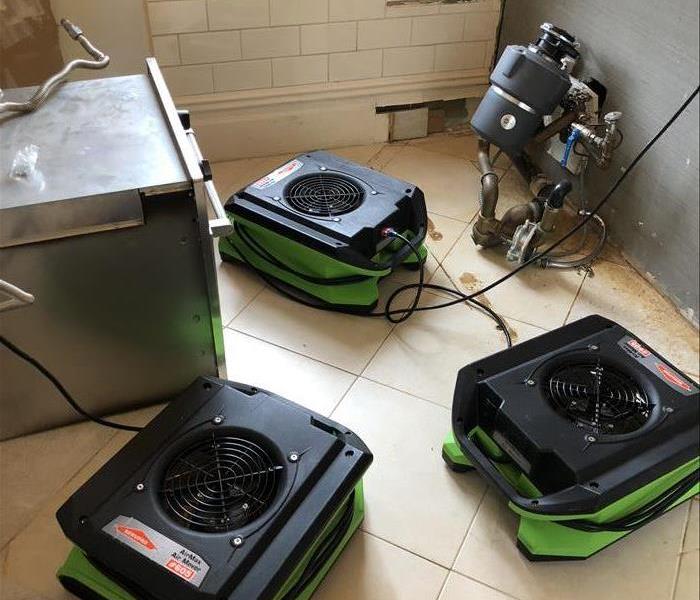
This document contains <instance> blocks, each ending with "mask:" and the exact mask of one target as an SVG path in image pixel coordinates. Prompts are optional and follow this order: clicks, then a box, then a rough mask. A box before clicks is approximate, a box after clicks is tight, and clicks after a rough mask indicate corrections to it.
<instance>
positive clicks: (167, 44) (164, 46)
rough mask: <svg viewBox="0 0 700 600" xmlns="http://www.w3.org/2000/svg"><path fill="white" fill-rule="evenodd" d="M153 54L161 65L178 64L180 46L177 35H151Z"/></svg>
mask: <svg viewBox="0 0 700 600" xmlns="http://www.w3.org/2000/svg"><path fill="white" fill-rule="evenodd" d="M153 54H154V55H155V57H156V59H157V60H158V64H159V65H160V66H161V67H170V66H172V65H179V64H180V47H179V46H178V43H177V35H156V36H153Z"/></svg>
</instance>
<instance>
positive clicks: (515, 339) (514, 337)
mask: <svg viewBox="0 0 700 600" xmlns="http://www.w3.org/2000/svg"><path fill="white" fill-rule="evenodd" d="M506 327H507V328H508V333H510V341H511V342H512V343H513V344H514V345H515V344H517V343H518V332H517V331H516V330H515V329H513V328H512V327H511V326H510V325H509V324H508V323H507V322H506Z"/></svg>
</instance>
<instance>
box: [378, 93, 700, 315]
mask: <svg viewBox="0 0 700 600" xmlns="http://www.w3.org/2000/svg"><path fill="white" fill-rule="evenodd" d="M699 91H700V87H696V88H695V91H694V92H693V93H692V94H691V95H690V96H689V97H688V98H687V99H686V100H685V102H683V104H682V105H681V106H680V108H678V110H676V112H675V113H674V114H673V116H672V117H671V118H670V119H669V120H668V121H667V122H666V124H665V125H664V126H663V127H662V128H661V129H660V130H659V131H658V132H657V134H656V135H655V136H654V137H653V138H652V139H651V140H649V141H648V142H647V143H646V145H645V146H644V148H642V150H641V151H640V152H639V154H637V156H635V158H634V159H633V160H632V162H631V163H630V164H629V166H628V167H627V168H626V169H625V170H624V171H623V172H622V174H621V175H620V176H619V177H618V178H617V180H616V181H615V183H614V184H613V185H612V187H611V188H610V190H608V192H607V193H606V194H605V196H603V198H602V200H601V201H600V202H598V204H597V205H596V206H595V208H593V210H591V211H590V212H589V213H588V214H587V215H586V217H585V218H584V219H583V220H582V221H581V222H580V223H578V224H577V225H576V226H574V227H573V228H572V229H571V230H570V231H569V232H568V233H567V234H566V235H564V236H563V237H562V238H560V239H559V240H558V241H556V242H554V243H553V244H552V245H551V246H549V247H548V248H546V249H545V250H543V251H542V252H540V253H539V254H535V255H534V256H532V257H531V258H530V259H529V260H527V261H526V262H524V263H523V264H521V265H519V266H518V267H516V268H515V269H513V270H512V271H509V272H508V273H506V274H505V275H504V276H503V277H500V278H499V279H497V280H496V281H493V282H491V283H490V284H488V285H487V286H485V287H483V288H481V289H480V290H477V291H476V292H472V293H471V294H468V295H466V294H461V293H460V297H459V298H458V299H456V300H452V301H450V302H445V303H443V304H436V305H433V306H421V307H418V308H416V309H415V310H416V311H421V310H436V309H438V308H445V307H447V306H452V305H453V304H458V303H460V302H464V301H473V300H474V298H477V297H479V296H481V295H483V294H485V293H486V292H489V291H491V290H492V289H494V288H495V287H497V286H499V285H501V284H502V283H504V282H506V281H508V280H509V279H510V278H511V277H513V276H514V275H516V274H518V273H520V271H522V270H523V269H525V268H527V267H529V266H530V265H532V264H534V263H538V262H539V261H541V260H542V258H544V257H545V256H547V255H548V254H549V253H550V252H552V250H556V249H557V248H558V247H559V246H561V245H562V244H563V243H564V242H566V241H567V240H568V239H569V238H571V237H572V236H573V235H575V234H576V232H578V231H579V230H580V229H581V228H582V227H584V226H586V225H587V224H588V223H590V222H591V220H592V219H593V218H594V216H595V215H596V214H598V212H599V211H600V209H601V208H603V206H604V205H605V204H606V203H607V202H608V200H610V198H611V196H612V195H613V194H614V193H615V192H616V191H617V190H618V188H619V187H620V185H622V183H623V182H624V181H625V179H627V177H628V176H629V174H630V173H631V172H632V171H633V170H634V168H635V167H636V166H637V165H638V164H639V162H640V161H641V160H642V158H644V156H645V155H646V154H647V152H649V150H651V148H652V147H653V146H654V145H655V144H656V142H657V141H658V140H659V138H661V137H662V136H663V135H664V134H665V133H666V131H668V129H669V128H670V127H671V126H672V125H673V124H674V123H675V122H676V121H677V120H678V118H679V117H680V116H681V115H682V114H683V113H684V112H685V110H686V109H687V108H688V106H689V105H690V103H691V102H692V101H693V100H694V99H695V97H696V96H697V95H698V92H699ZM415 286H416V284H414V283H413V284H408V285H406V286H403V288H399V290H397V292H399V291H403V290H405V289H410V288H412V287H415ZM395 294H396V292H395ZM455 295H456V294H455ZM389 312H391V313H394V312H397V311H389ZM399 312H400V311H399Z"/></svg>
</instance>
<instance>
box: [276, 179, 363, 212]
mask: <svg viewBox="0 0 700 600" xmlns="http://www.w3.org/2000/svg"><path fill="white" fill-rule="evenodd" d="M364 196H365V194H364V190H363V189H362V188H361V187H360V186H359V185H358V184H357V183H355V182H354V181H353V180H352V179H350V178H349V177H345V176H343V175H339V174H337V173H313V174H311V175H304V176H303V177H299V178H298V179H296V180H294V181H292V182H291V183H290V184H289V187H288V188H287V190H286V191H285V194H284V199H285V201H286V202H287V203H288V204H289V206H290V207H291V208H293V209H294V210H297V211H299V212H301V213H304V214H305V215H312V216H321V217H334V216H337V215H342V214H345V213H348V212H351V211H353V210H355V209H356V208H357V207H358V206H360V204H362V201H363V200H364Z"/></svg>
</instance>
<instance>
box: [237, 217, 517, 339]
mask: <svg viewBox="0 0 700 600" xmlns="http://www.w3.org/2000/svg"><path fill="white" fill-rule="evenodd" d="M236 227H237V229H236V231H237V232H238V234H239V239H240V240H241V242H243V244H245V246H246V248H247V249H248V250H249V251H250V252H252V253H253V254H256V255H257V256H258V257H260V258H263V259H264V260H266V261H268V262H269V263H271V264H272V265H273V266H276V267H277V268H279V269H281V270H282V271H284V272H286V273H291V274H292V275H294V276H295V277H298V278H300V279H303V280H304V281H309V282H310V283H325V282H326V280H319V279H318V278H311V277H308V276H307V275H305V274H303V273H299V272H298V271H295V270H293V269H290V268H289V267H288V266H287V265H284V264H283V263H281V262H280V261H279V260H277V259H276V258H275V257H272V256H270V257H269V258H268V253H266V252H264V251H263V249H261V248H260V247H259V246H258V245H257V244H255V243H254V240H252V239H251V238H250V236H249V235H248V234H247V232H246V231H245V229H244V228H243V227H242V226H241V225H240V224H237V225H236ZM382 236H383V237H385V238H395V239H398V240H400V241H402V242H403V243H404V244H405V245H407V246H408V247H409V248H410V249H411V252H412V253H413V255H414V256H415V257H416V261H417V264H418V265H419V267H418V268H419V275H418V283H411V284H408V285H404V286H401V287H399V288H397V289H396V290H394V292H393V293H392V294H391V295H390V296H389V299H388V300H387V302H386V304H385V306H384V310H382V311H379V312H366V311H363V310H360V309H357V310H353V309H352V308H347V307H340V306H335V305H333V304H330V303H327V302H323V301H322V300H317V299H314V300H307V299H306V298H304V297H302V296H301V295H300V294H298V293H293V292H291V291H290V290H289V289H288V288H286V287H285V286H284V284H282V283H281V282H280V281H279V280H278V279H276V278H274V277H272V276H270V275H268V274H267V273H265V272H264V271H262V270H261V269H258V268H257V267H256V266H255V265H254V264H253V263H252V262H251V261H250V260H249V259H248V257H247V256H246V253H245V252H243V251H242V249H241V248H239V247H238V245H237V244H236V242H235V241H234V240H232V239H231V238H229V240H228V241H229V243H230V244H231V246H233V249H234V250H235V251H236V253H237V254H238V256H239V257H240V259H241V261H242V262H243V263H244V264H245V265H246V266H247V267H249V268H250V269H251V270H252V271H254V272H255V273H256V274H257V275H258V276H259V277H260V278H261V279H262V280H263V281H264V282H265V283H266V284H267V285H269V286H270V287H271V288H272V289H274V290H275V291H277V292H278V293H279V294H281V295H282V296H284V297H285V298H288V299H290V300H293V301H294V302H296V303H298V304H301V305H303V306H308V307H310V308H315V309H317V310H324V311H327V312H336V313H342V314H348V315H353V316H358V317H373V318H377V317H381V318H385V319H387V320H388V321H390V322H392V323H402V322H403V321H406V320H407V319H409V318H410V317H411V316H412V315H413V314H414V313H415V312H417V311H422V310H431V309H432V308H433V307H432V306H423V307H419V306H418V303H419V302H420V299H421V296H422V293H423V290H437V291H441V292H445V293H448V294H450V295H452V296H456V297H457V298H458V300H457V301H456V302H453V303H452V304H457V303H460V302H467V303H469V304H472V305H474V306H475V307H477V308H478V309H479V310H481V311H482V312H483V313H485V314H486V315H487V316H489V317H490V318H491V319H493V320H494V322H495V323H496V327H497V329H498V330H500V331H501V332H502V333H503V336H504V337H505V340H506V345H507V346H508V347H509V348H510V347H511V346H512V345H513V340H512V338H511V335H510V331H509V330H508V326H507V325H506V323H505V321H504V320H503V318H502V317H501V316H500V315H498V314H497V313H496V312H495V311H494V310H493V309H492V308H490V307H489V306H486V305H485V304H484V303H482V302H479V301H478V300H470V299H468V298H467V296H466V294H463V293H462V292H460V291H459V290H457V289H456V288H449V287H445V286H442V285H436V284H433V283H425V261H424V260H423V257H422V256H421V255H420V252H419V250H418V248H417V247H416V245H415V244H414V243H413V242H411V240H409V239H408V238H407V237H405V236H404V235H402V234H400V233H398V232H396V231H395V230H394V229H391V228H386V229H384V230H382ZM369 278H370V277H368V276H359V277H358V278H355V279H354V280H357V281H360V280H365V279H369ZM342 279H343V280H345V279H347V278H342ZM327 282H328V285H336V282H337V279H329V280H327ZM410 289H414V290H415V295H414V297H413V301H412V302H411V305H410V306H408V307H406V308H397V309H393V308H392V306H393V304H394V302H395V301H396V299H397V298H398V297H399V296H400V295H401V294H402V293H404V292H405V291H407V290H410ZM442 306H443V305H436V308H442Z"/></svg>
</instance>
